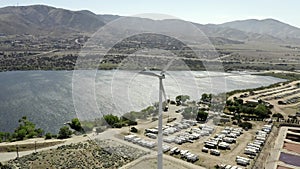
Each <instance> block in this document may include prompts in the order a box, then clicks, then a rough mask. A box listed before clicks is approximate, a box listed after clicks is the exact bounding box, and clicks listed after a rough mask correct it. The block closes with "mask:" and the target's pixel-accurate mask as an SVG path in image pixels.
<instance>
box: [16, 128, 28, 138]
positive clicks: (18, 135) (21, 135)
mask: <svg viewBox="0 0 300 169" xmlns="http://www.w3.org/2000/svg"><path fill="white" fill-rule="evenodd" d="M15 133H16V139H17V140H23V139H24V138H25V136H26V134H27V131H26V129H20V130H17V131H16V132H15Z"/></svg>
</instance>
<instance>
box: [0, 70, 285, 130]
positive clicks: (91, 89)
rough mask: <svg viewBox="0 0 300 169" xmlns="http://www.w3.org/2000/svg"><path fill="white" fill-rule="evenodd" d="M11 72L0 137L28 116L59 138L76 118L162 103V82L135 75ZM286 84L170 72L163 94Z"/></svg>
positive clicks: (0, 78) (0, 101)
mask: <svg viewBox="0 0 300 169" xmlns="http://www.w3.org/2000/svg"><path fill="white" fill-rule="evenodd" d="M78 74H79V76H73V71H12V72H1V73H0V89H1V92H0V131H12V130H13V129H14V128H15V127H16V126H17V122H18V119H20V118H21V117H22V116H24V115H26V116H27V117H28V118H29V119H30V120H32V121H33V122H35V123H36V124H37V125H38V126H39V127H42V128H44V129H45V130H46V131H51V132H57V130H58V129H59V128H60V127H61V126H62V125H63V123H64V122H66V121H68V120H70V119H71V118H73V117H79V118H80V119H89V118H94V117H101V116H102V115H103V114H109V113H113V114H118V115H120V114H123V113H126V112H128V111H131V110H140V109H142V108H144V107H146V106H148V105H151V104H152V103H154V102H157V101H158V79H157V78H155V77H149V76H144V75H140V74H138V72H134V71H117V70H111V71H97V72H96V74H95V72H90V71H82V72H80V73H78ZM281 81H284V80H282V79H278V78H274V77H267V76H256V75H248V74H243V73H239V72H237V73H221V72H203V71H171V72H169V73H167V74H166V79H164V88H165V91H166V95H167V97H168V98H171V99H174V98H175V97H176V96H177V95H179V94H186V95H189V96H191V98H192V99H196V100H197V99H199V98H200V96H201V94H202V93H214V94H217V93H222V92H227V91H232V90H236V89H247V88H256V87H260V86H267V85H270V84H273V83H277V82H281Z"/></svg>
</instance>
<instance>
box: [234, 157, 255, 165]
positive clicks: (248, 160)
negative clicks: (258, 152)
mask: <svg viewBox="0 0 300 169" xmlns="http://www.w3.org/2000/svg"><path fill="white" fill-rule="evenodd" d="M238 159H242V160H245V161H247V162H248V163H249V164H250V161H251V160H250V159H249V158H246V157H242V156H236V161H237V160H238Z"/></svg>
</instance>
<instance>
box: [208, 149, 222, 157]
mask: <svg viewBox="0 0 300 169" xmlns="http://www.w3.org/2000/svg"><path fill="white" fill-rule="evenodd" d="M210 154H212V155H216V156H219V155H220V154H221V153H220V151H219V150H216V149H211V150H210Z"/></svg>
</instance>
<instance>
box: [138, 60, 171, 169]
mask: <svg viewBox="0 0 300 169" xmlns="http://www.w3.org/2000/svg"><path fill="white" fill-rule="evenodd" d="M174 60H175V58H173V59H172V60H171V61H170V62H169V63H168V64H167V66H166V67H165V68H164V69H163V70H162V71H161V72H160V73H159V74H158V73H154V72H151V71H146V70H144V71H141V72H139V73H140V74H143V75H147V76H153V77H158V79H159V92H158V96H159V106H158V134H157V140H158V141H157V168H158V169H162V168H163V151H162V112H163V110H162V94H163V95H164V98H165V99H166V102H167V97H166V93H165V89H164V86H163V82H162V80H163V79H165V78H166V77H165V72H166V71H167V69H168V68H169V67H170V66H171V64H172V62H173V61H174Z"/></svg>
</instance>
